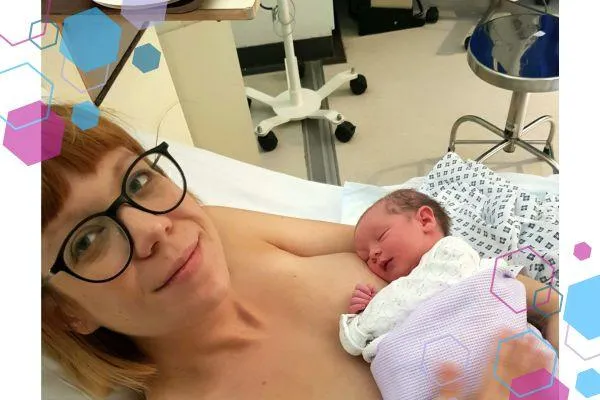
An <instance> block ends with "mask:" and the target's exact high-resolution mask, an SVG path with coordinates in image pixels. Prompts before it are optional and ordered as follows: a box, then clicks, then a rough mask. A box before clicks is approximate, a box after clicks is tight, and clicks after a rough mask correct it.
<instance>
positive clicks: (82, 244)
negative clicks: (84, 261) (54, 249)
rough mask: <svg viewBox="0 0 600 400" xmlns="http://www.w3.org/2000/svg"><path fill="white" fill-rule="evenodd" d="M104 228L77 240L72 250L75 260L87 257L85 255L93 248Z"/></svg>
mask: <svg viewBox="0 0 600 400" xmlns="http://www.w3.org/2000/svg"><path fill="white" fill-rule="evenodd" d="M102 230H103V228H101V229H100V230H99V231H94V232H89V233H86V234H85V235H83V236H82V237H81V238H79V239H77V240H76V241H75V243H74V244H73V247H72V248H71V254H72V256H73V258H74V259H75V260H79V259H81V258H83V257H84V256H85V253H86V252H87V251H88V250H89V249H90V247H92V245H93V244H94V241H95V240H96V239H97V238H98V236H99V235H100V234H101V233H102Z"/></svg>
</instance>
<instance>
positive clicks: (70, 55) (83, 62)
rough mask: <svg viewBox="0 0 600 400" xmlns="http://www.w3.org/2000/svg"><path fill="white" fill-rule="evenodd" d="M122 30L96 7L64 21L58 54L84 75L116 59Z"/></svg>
mask: <svg viewBox="0 0 600 400" xmlns="http://www.w3.org/2000/svg"><path fill="white" fill-rule="evenodd" d="M120 42H121V27H120V26H119V25H118V24H117V23H116V22H114V21H113V20H112V19H110V18H109V17H108V16H107V15H106V14H104V13H103V12H102V11H101V10H100V9H98V8H97V7H95V8H91V9H89V10H86V11H82V12H80V13H77V14H75V15H71V16H70V17H67V18H65V21H64V23H63V31H62V42H61V43H60V52H61V53H62V54H63V55H64V56H65V57H66V58H67V59H69V60H70V61H71V62H72V63H73V64H75V65H76V66H77V68H79V69H80V70H82V71H83V72H89V71H92V70H95V69H97V68H100V67H103V66H105V65H107V64H111V63H113V62H115V61H116V60H117V57H118V54H119V46H120Z"/></svg>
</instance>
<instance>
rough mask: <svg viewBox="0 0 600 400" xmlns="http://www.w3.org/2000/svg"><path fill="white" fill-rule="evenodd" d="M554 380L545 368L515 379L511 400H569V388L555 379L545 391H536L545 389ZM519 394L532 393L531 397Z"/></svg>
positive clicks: (511, 386) (512, 385) (512, 383)
mask: <svg viewBox="0 0 600 400" xmlns="http://www.w3.org/2000/svg"><path fill="white" fill-rule="evenodd" d="M551 379H552V374H551V373H550V372H548V371H546V370H545V369H544V368H542V369H539V370H537V371H533V372H530V373H527V374H525V375H522V376H520V377H518V378H515V379H513V380H512V382H511V383H510V388H511V389H512V390H511V391H510V397H509V400H518V399H527V400H567V399H568V398H569V388H568V387H566V386H565V385H563V383H562V382H561V381H560V380H558V378H557V377H554V383H553V384H552V386H550V387H548V388H545V389H543V390H539V391H535V390H536V388H540V387H543V386H544V385H545V384H546V383H547V382H549V381H550V380H551ZM517 393H531V394H530V395H520V396H519V395H517Z"/></svg>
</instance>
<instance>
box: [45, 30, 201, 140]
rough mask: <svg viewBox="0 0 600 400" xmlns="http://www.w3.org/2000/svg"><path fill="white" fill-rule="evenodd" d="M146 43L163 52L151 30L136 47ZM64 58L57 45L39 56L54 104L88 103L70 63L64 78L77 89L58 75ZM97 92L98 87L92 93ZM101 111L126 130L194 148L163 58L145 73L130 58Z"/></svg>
mask: <svg viewBox="0 0 600 400" xmlns="http://www.w3.org/2000/svg"><path fill="white" fill-rule="evenodd" d="M44 39H46V37H44ZM146 43H151V44H152V45H153V46H154V47H156V48H157V49H158V50H159V51H161V52H163V51H162V48H161V46H160V42H159V40H158V36H157V35H156V31H155V30H154V28H150V29H148V30H146V32H145V33H144V36H143V37H142V39H141V40H140V43H139V45H143V44H146ZM63 59H64V57H63V56H62V54H61V53H60V51H59V46H53V47H50V48H48V49H46V50H44V52H43V55H42V72H43V73H44V74H45V75H46V76H47V77H48V78H49V79H50V80H51V81H52V82H53V84H54V99H53V101H54V102H56V103H79V102H82V101H90V96H89V94H88V92H87V91H85V90H84V88H85V86H84V83H83V81H82V79H81V76H80V74H79V72H78V71H77V68H75V66H74V65H73V64H72V63H70V62H67V63H66V64H65V71H64V72H65V73H64V75H65V77H66V78H67V79H68V80H69V81H70V82H71V83H72V84H73V85H75V86H76V87H77V88H78V89H79V90H77V89H75V88H73V87H72V86H71V85H70V84H69V83H67V82H66V81H65V80H64V79H63V77H62V76H61V66H62V63H63ZM98 83H100V82H98ZM43 86H44V87H43V90H44V94H47V92H48V89H49V88H48V85H47V84H46V82H45V81H43ZM80 91H83V93H81V92H80ZM99 91H100V88H98V89H96V90H95V91H94V92H93V94H97V93H98V92H99ZM101 108H104V109H109V110H112V111H114V112H115V113H116V115H117V116H118V118H119V122H121V123H125V125H126V126H125V128H126V129H128V130H129V129H131V130H135V131H138V132H144V133H147V134H152V135H155V134H158V135H159V136H160V137H161V138H165V139H170V140H176V141H179V142H181V143H185V144H188V145H193V141H192V137H191V135H190V131H189V129H188V126H187V123H186V119H185V116H184V114H183V111H182V108H181V105H180V104H179V99H178V96H177V92H176V91H175V88H174V86H173V81H172V80H171V75H170V74H169V68H168V66H167V62H166V59H165V57H164V55H163V56H162V57H161V62H160V65H159V68H158V69H156V70H154V71H151V72H148V73H146V74H144V73H142V72H141V71H140V70H138V69H137V68H136V67H135V66H134V65H133V64H132V62H131V58H130V59H129V60H128V62H127V64H126V65H125V66H124V68H123V70H122V71H121V72H120V74H119V76H118V77H117V79H116V80H115V82H114V84H113V86H112V87H111V89H110V91H109V92H108V94H107V96H106V98H105V99H104V101H103V102H102V105H101Z"/></svg>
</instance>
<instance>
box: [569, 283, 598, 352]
mask: <svg viewBox="0 0 600 400" xmlns="http://www.w3.org/2000/svg"><path fill="white" fill-rule="evenodd" d="M599 303H600V275H598V276H595V277H592V278H589V279H586V280H584V281H581V282H578V283H575V284H573V285H571V286H569V292H568V294H567V301H566V304H565V312H564V315H563V318H564V319H565V321H566V322H567V323H568V324H569V325H571V326H572V327H573V328H574V329H576V330H577V332H579V333H581V334H582V335H583V336H584V337H585V338H586V339H588V340H592V339H595V338H597V337H600V318H590V316H591V315H594V314H596V312H597V309H596V307H597V305H598V304H599Z"/></svg>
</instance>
